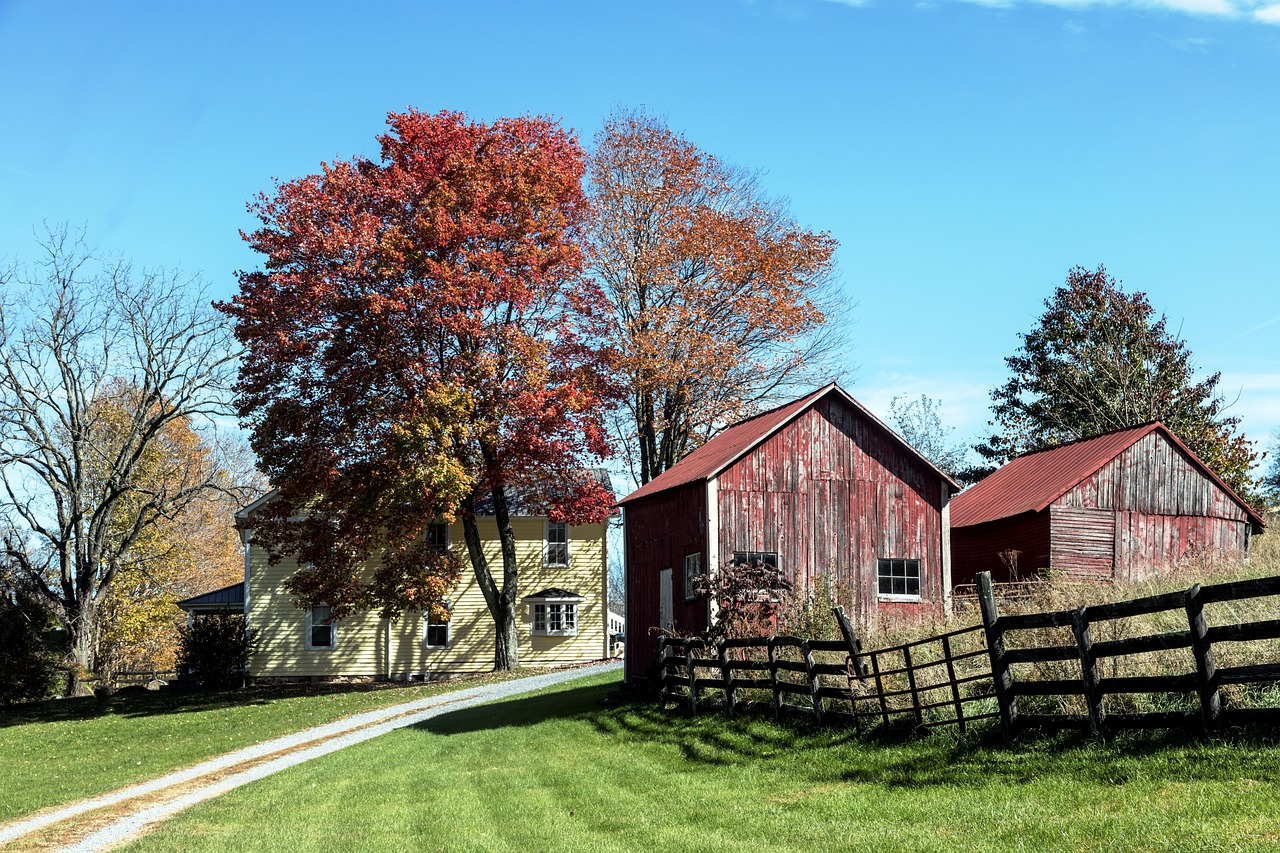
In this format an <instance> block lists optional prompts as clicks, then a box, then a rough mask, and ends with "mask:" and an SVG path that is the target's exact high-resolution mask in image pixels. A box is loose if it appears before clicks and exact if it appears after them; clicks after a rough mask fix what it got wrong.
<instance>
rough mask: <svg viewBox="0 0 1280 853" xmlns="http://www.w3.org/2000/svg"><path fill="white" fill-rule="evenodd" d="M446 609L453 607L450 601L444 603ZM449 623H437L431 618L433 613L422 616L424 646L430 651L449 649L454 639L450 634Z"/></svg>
mask: <svg viewBox="0 0 1280 853" xmlns="http://www.w3.org/2000/svg"><path fill="white" fill-rule="evenodd" d="M444 606H445V607H451V605H450V603H449V602H448V601H445V602H444ZM449 624H450V623H449V622H437V621H436V620H435V619H433V618H432V616H431V611H427V612H426V613H423V614H422V645H424V646H425V647H427V648H428V649H447V648H449V642H450V641H451V640H452V639H453V638H452V636H451V635H450V633H449Z"/></svg>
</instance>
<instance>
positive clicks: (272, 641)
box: [236, 494, 609, 680]
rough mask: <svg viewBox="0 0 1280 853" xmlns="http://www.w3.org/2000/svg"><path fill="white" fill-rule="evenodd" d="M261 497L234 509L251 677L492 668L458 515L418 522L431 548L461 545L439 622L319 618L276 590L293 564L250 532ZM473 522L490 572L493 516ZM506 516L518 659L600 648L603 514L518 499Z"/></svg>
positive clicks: (591, 654)
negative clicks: (527, 504) (569, 515)
mask: <svg viewBox="0 0 1280 853" xmlns="http://www.w3.org/2000/svg"><path fill="white" fill-rule="evenodd" d="M271 497H272V495H271V494H268V495H265V496H264V497H262V498H260V499H259V500H257V501H255V502H254V503H252V504H250V505H249V506H247V507H245V508H244V509H243V510H241V511H240V512H239V513H237V515H236V518H237V521H238V522H239V526H240V527H241V528H242V530H243V536H244V541H245V543H246V544H245V564H244V590H245V598H244V611H245V620H246V623H247V624H248V627H249V628H250V629H254V630H256V631H257V634H258V651H257V653H256V654H254V655H253V656H252V657H251V658H250V659H249V672H248V675H249V677H250V678H251V679H255V680H256V679H276V678H316V677H339V676H372V677H375V678H389V679H411V678H425V679H431V678H437V677H442V676H446V675H452V674H459V673H473V672H486V671H489V670H492V669H493V653H494V626H493V619H492V617H491V616H490V614H489V608H488V606H487V605H486V604H485V600H484V594H483V593H482V592H481V591H480V587H479V585H478V584H477V583H476V580H475V576H474V574H472V572H471V569H470V561H469V560H467V559H466V557H465V545H463V539H462V525H461V524H457V523H455V524H443V523H441V524H437V525H431V527H430V529H429V531H428V536H429V538H430V540H431V541H432V542H434V543H438V544H439V545H440V546H441V547H454V546H455V545H456V547H458V548H461V549H462V550H463V555H464V556H463V566H464V568H463V574H462V579H461V581H460V582H459V583H458V586H457V587H456V588H455V589H454V591H453V593H452V594H451V595H450V597H449V603H450V605H451V608H452V616H451V618H450V620H449V621H448V622H447V623H441V624H429V623H428V622H427V621H426V620H424V618H423V614H422V613H417V612H414V613H405V614H402V615H401V616H400V618H399V619H395V620H389V619H383V618H381V617H380V616H379V615H378V614H377V613H376V612H364V613H358V614H355V615H353V616H349V617H347V618H344V619H341V620H339V621H337V622H333V623H329V622H327V620H328V617H329V613H328V608H324V607H316V608H313V609H312V610H300V609H299V608H297V607H295V606H294V604H293V600H292V597H291V596H290V595H289V593H287V592H286V591H285V590H284V587H283V584H284V581H285V579H286V578H288V577H289V576H290V575H292V574H293V572H294V571H296V569H297V563H296V562H294V561H293V560H291V559H284V560H282V561H281V562H279V563H278V564H276V565H274V566H273V565H269V564H268V562H267V554H266V551H265V549H263V548H261V547H260V546H257V545H254V544H253V542H252V528H253V514H254V511H255V510H256V509H258V507H260V506H262V505H263V504H264V503H266V502H267V501H268V500H270V499H271ZM479 523H480V536H481V538H482V539H483V541H484V546H485V551H486V553H487V555H488V558H489V560H490V565H491V566H493V567H495V571H496V572H497V573H498V574H500V573H501V566H502V557H501V554H500V553H499V548H498V529H497V524H496V523H495V521H494V519H493V517H492V516H481V517H480V518H479ZM511 527H512V530H513V532H514V533H515V538H516V551H517V555H518V557H519V561H520V595H521V599H520V605H519V609H518V611H517V633H518V641H519V648H520V664H521V665H522V666H564V665H568V664H575V663H585V662H588V661H593V660H599V659H600V658H604V657H608V655H609V637H608V632H607V628H606V622H607V619H608V608H607V606H606V602H607V600H608V590H607V588H606V585H607V583H608V561H607V554H606V544H605V542H606V524H604V523H601V524H586V525H573V526H570V525H566V524H557V523H555V522H552V521H550V520H549V519H548V518H547V517H546V516H545V515H541V516H540V515H531V514H525V510H524V508H522V507H520V506H519V505H518V502H517V505H515V506H513V507H512V511H511Z"/></svg>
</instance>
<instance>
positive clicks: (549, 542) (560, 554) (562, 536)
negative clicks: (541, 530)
mask: <svg viewBox="0 0 1280 853" xmlns="http://www.w3.org/2000/svg"><path fill="white" fill-rule="evenodd" d="M543 555H544V557H545V563H544V565H548V566H567V565H569V525H568V524H565V523H564V522H563V521H548V522H547V533H546V541H545V548H544V550H543Z"/></svg>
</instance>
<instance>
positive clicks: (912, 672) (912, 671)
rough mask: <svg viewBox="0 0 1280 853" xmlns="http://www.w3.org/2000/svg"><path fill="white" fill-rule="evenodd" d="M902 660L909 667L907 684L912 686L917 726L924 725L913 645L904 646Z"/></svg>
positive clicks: (912, 703)
mask: <svg viewBox="0 0 1280 853" xmlns="http://www.w3.org/2000/svg"><path fill="white" fill-rule="evenodd" d="M902 662H903V664H905V665H906V668H907V684H908V685H909V686H910V687H911V710H912V711H914V712H915V715H916V727H917V728H919V727H920V726H923V725H924V712H923V711H921V710H920V691H919V690H918V689H916V668H915V666H914V665H912V663H911V646H909V645H907V646H903V647H902Z"/></svg>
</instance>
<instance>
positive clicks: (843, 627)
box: [831, 604, 867, 681]
mask: <svg viewBox="0 0 1280 853" xmlns="http://www.w3.org/2000/svg"><path fill="white" fill-rule="evenodd" d="M831 612H832V613H833V614H835V617H836V624H837V625H838V626H840V634H841V635H842V636H843V637H844V641H845V644H846V645H848V646H849V660H850V661H852V664H853V672H854V673H855V674H857V676H858V680H859V681H862V680H864V679H866V677H867V665H866V663H865V662H864V661H863V660H862V641H861V640H859V639H858V635H857V634H856V633H855V632H854V630H853V623H852V622H850V621H849V617H848V616H846V615H845V612H844V607H843V606H842V605H839V604H837V605H836V606H835V607H833V608H832V609H831Z"/></svg>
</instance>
